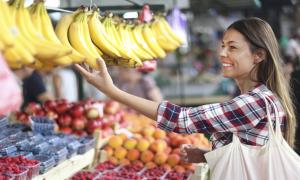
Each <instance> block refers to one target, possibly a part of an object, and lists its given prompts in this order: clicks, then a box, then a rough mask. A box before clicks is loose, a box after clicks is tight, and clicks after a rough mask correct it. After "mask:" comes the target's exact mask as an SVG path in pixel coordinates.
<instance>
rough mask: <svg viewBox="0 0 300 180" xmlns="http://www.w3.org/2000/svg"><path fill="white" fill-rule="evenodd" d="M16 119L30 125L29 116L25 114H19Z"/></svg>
mask: <svg viewBox="0 0 300 180" xmlns="http://www.w3.org/2000/svg"><path fill="white" fill-rule="evenodd" d="M16 118H17V120H19V121H20V122H22V123H24V124H28V123H29V116H28V114H26V113H25V112H17V113H16Z"/></svg>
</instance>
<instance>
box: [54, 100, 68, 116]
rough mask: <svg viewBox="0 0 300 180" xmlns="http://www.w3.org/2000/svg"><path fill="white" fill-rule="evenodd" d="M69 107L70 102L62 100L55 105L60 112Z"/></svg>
mask: <svg viewBox="0 0 300 180" xmlns="http://www.w3.org/2000/svg"><path fill="white" fill-rule="evenodd" d="M68 109H69V106H68V103H65V102H61V103H58V104H57V105H56V107H55V110H56V112H57V113H58V114H63V113H65V112H66V111H67V110H68Z"/></svg>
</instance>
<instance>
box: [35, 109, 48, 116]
mask: <svg viewBox="0 0 300 180" xmlns="http://www.w3.org/2000/svg"><path fill="white" fill-rule="evenodd" d="M35 115H36V116H45V115H46V112H45V111H44V110H43V109H40V110H37V112H36V113H35Z"/></svg>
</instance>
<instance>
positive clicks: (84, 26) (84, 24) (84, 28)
mask: <svg viewBox="0 0 300 180" xmlns="http://www.w3.org/2000/svg"><path fill="white" fill-rule="evenodd" d="M87 18H88V13H87V12H83V13H82V18H81V26H82V32H83V38H84V40H85V41H86V43H87V44H88V46H89V48H90V50H91V52H93V53H94V54H95V55H96V54H98V55H100V56H102V55H103V53H102V51H100V50H99V49H98V50H97V47H96V46H95V44H94V43H93V41H92V39H91V35H90V32H89V26H88V21H87ZM100 56H99V57H100Z"/></svg>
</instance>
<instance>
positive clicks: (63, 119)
mask: <svg viewBox="0 0 300 180" xmlns="http://www.w3.org/2000/svg"><path fill="white" fill-rule="evenodd" d="M71 122H72V118H71V116H70V115H68V114H63V115H60V116H59V117H58V119H57V123H58V124H59V125H60V126H61V127H68V126H70V124H71Z"/></svg>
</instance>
